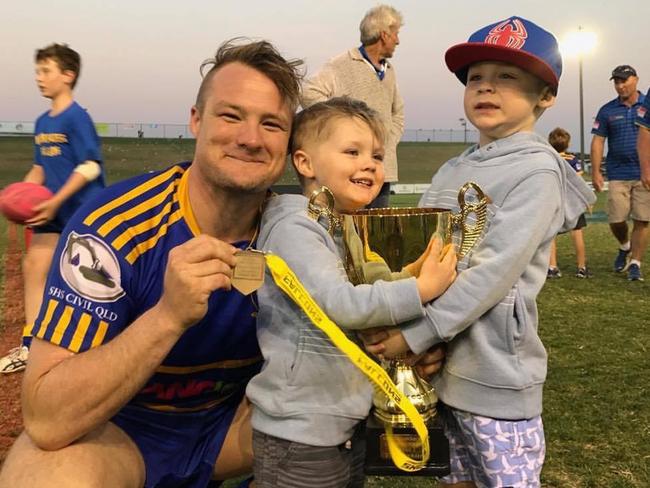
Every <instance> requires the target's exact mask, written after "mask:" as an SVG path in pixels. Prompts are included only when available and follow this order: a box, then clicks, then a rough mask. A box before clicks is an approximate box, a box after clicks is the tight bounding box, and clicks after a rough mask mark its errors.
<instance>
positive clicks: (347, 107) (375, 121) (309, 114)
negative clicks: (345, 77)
mask: <svg viewBox="0 0 650 488" xmlns="http://www.w3.org/2000/svg"><path fill="white" fill-rule="evenodd" d="M340 118H351V119H359V120H361V121H363V122H365V123H366V124H368V127H370V130H371V131H372V133H373V135H374V136H375V137H376V138H377V140H378V141H381V143H382V144H383V142H384V139H385V137H386V128H385V126H384V123H383V121H382V120H381V117H380V115H379V114H378V113H377V112H376V111H375V110H373V109H371V108H370V107H369V106H368V105H367V104H366V103H365V102H362V101H361V100H356V99H354V98H350V97H334V98H330V99H329V100H325V101H324V102H318V103H315V104H314V105H311V106H310V107H307V108H306V109H304V110H303V111H301V112H299V113H298V115H296V118H295V119H294V122H293V130H292V132H291V141H290V142H289V146H290V148H291V153H292V154H293V152H294V151H297V150H298V149H302V148H303V147H304V145H305V143H306V141H307V140H313V139H320V140H324V139H326V138H327V137H328V135H329V131H330V130H331V128H332V124H331V122H332V121H334V120H336V119H340Z"/></svg>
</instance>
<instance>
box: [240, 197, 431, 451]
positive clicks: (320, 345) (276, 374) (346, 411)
mask: <svg viewBox="0 0 650 488" xmlns="http://www.w3.org/2000/svg"><path fill="white" fill-rule="evenodd" d="M307 203H308V202H307V199H306V198H305V197H303V196H301V195H279V196H275V197H273V198H271V200H270V201H269V203H268V205H267V207H266V209H265V210H264V214H263V217H262V223H261V228H260V234H259V238H258V240H257V248H258V249H261V250H264V251H270V252H273V253H274V254H276V255H278V256H280V257H281V258H282V259H284V260H285V261H286V262H287V264H288V265H289V267H290V268H291V269H292V270H293V272H294V273H295V274H296V276H297V277H298V279H300V281H301V282H302V283H303V285H304V286H305V288H306V289H307V291H309V293H310V295H311V296H312V297H313V298H314V300H315V301H316V302H317V303H318V304H319V305H320V307H321V308H322V309H323V310H324V311H325V313H326V314H327V315H328V316H329V318H330V319H332V321H334V323H336V324H337V325H338V326H339V327H341V328H342V329H344V330H346V329H348V330H352V329H363V328H367V327H376V326H381V325H397V324H398V323H400V322H404V321H408V320H411V319H415V318H418V317H420V318H421V317H423V316H424V308H423V306H422V304H421V302H420V296H419V294H418V290H417V285H416V280H415V278H409V279H402V280H398V281H377V282H375V283H373V284H372V285H357V286H354V285H352V283H350V282H349V281H348V278H347V274H346V272H345V268H344V265H343V263H344V262H345V259H344V258H345V251H344V248H343V242H342V237H341V235H340V233H338V234H337V235H335V237H332V236H331V235H330V234H329V233H328V232H327V230H326V224H325V223H324V222H317V221H315V220H313V219H312V218H310V217H309V216H308V215H307ZM258 299H259V313H258V317H257V338H258V341H259V344H260V348H261V350H262V353H263V355H264V360H265V362H264V366H263V368H262V371H261V372H260V373H259V374H258V375H257V376H255V377H254V378H253V379H252V380H251V381H250V382H249V383H248V387H247V388H246V395H247V396H248V398H249V399H250V400H251V402H252V403H253V405H254V408H253V416H252V425H253V428H254V429H256V430H257V431H259V432H262V433H265V434H268V435H272V436H275V437H278V438H281V439H286V440H290V441H294V442H300V443H303V444H308V445H313V446H336V445H339V444H342V443H343V442H345V441H346V440H348V439H350V437H351V436H352V434H353V431H354V428H355V426H356V425H357V424H358V423H359V421H361V420H362V419H364V418H365V417H366V416H367V415H368V411H369V410H370V407H371V405H372V400H371V396H372V387H371V385H370V383H369V381H368V380H367V379H366V377H365V376H364V375H363V373H361V372H360V371H359V369H357V368H356V367H355V366H354V365H353V364H352V362H351V361H350V360H349V359H348V358H347V357H346V356H344V355H343V353H342V352H341V351H339V350H338V349H337V348H336V347H335V346H334V345H333V344H332V343H331V342H330V340H329V339H328V338H327V337H326V336H325V334H324V333H322V332H321V331H320V330H319V329H317V328H316V326H314V325H313V324H312V323H311V322H310V320H309V319H308V318H307V316H306V315H305V314H304V313H303V312H302V310H301V309H300V308H298V306H296V305H295V304H294V303H293V301H291V299H290V298H289V297H288V296H286V295H285V294H284V292H283V291H282V290H280V289H279V288H278V287H277V286H276V285H275V283H274V282H273V279H272V277H271V275H270V273H269V271H268V270H267V272H266V276H265V283H264V286H262V288H261V289H260V290H259V292H258Z"/></svg>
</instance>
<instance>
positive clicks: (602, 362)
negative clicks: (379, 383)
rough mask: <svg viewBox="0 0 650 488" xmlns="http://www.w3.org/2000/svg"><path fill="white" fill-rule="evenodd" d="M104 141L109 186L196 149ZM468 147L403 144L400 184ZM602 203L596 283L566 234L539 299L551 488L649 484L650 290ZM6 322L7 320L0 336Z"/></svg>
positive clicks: (25, 145)
mask: <svg viewBox="0 0 650 488" xmlns="http://www.w3.org/2000/svg"><path fill="white" fill-rule="evenodd" d="M103 143H104V145H103V149H104V155H105V163H106V170H107V174H108V179H109V181H110V182H114V181H117V180H119V179H121V178H124V177H127V176H130V175H133V174H137V173H140V172H142V171H147V170H152V169H157V168H163V167H165V166H167V165H168V164H171V163H173V162H175V161H179V160H183V159H189V158H191V155H192V151H193V141H191V140H182V141H179V140H168V141H162V140H148V139H139V140H138V139H135V140H133V139H105V140H104V141H103ZM31 144H32V140H31V139H30V138H0V187H1V186H4V185H6V184H7V183H10V182H12V181H17V180H19V179H21V178H22V176H23V175H24V174H25V172H26V171H27V170H28V169H29V165H30V164H31V154H32V145H31ZM462 148H463V145H462V144H461V145H459V144H433V143H407V144H400V146H399V148H398V154H399V160H400V175H401V177H400V180H401V182H403V183H426V182H428V181H429V180H430V178H431V175H432V174H433V172H434V171H435V170H436V169H437V168H438V167H439V166H440V164H442V163H443V162H444V161H445V160H447V159H449V157H451V156H453V155H455V154H457V153H459V152H460V151H461V150H462ZM294 182H295V179H294V178H293V175H292V173H290V172H288V173H287V174H286V175H285V178H283V183H294ZM417 200H418V196H417V195H393V196H392V197H391V204H393V205H403V206H413V205H416V204H417ZM604 202H605V199H604V196H603V195H601V196H600V197H599V200H598V203H597V204H596V206H595V208H594V217H593V218H590V219H589V221H590V223H589V225H588V226H587V228H586V229H585V242H586V246H587V256H588V261H589V266H590V267H591V269H592V270H593V272H594V277H593V278H592V279H589V280H579V279H576V278H574V277H573V269H574V266H575V265H574V254H573V249H572V245H571V241H570V238H569V236H568V235H562V236H559V237H558V261H559V265H560V267H561V268H562V270H563V272H564V277H563V278H561V279H559V280H553V281H549V282H548V283H547V284H546V285H545V286H544V288H543V290H542V292H541V294H540V296H539V300H538V303H539V310H540V334H541V337H542V339H543V341H544V343H545V345H546V347H547V349H548V354H549V373H548V380H547V383H546V388H545V395H544V424H545V429H546V437H547V444H548V447H547V456H546V464H545V466H544V471H543V473H542V479H543V485H544V486H546V487H554V488H555V487H557V488H600V487H602V488H646V487H648V486H650V448H649V447H648V446H650V402H649V401H648V398H650V391H649V389H650V387H649V385H650V381H648V375H649V373H650V326H649V325H648V324H649V323H650V320H649V318H648V310H649V309H648V291H649V285H648V282H644V283H640V282H634V283H630V282H628V281H627V280H626V279H625V276H624V275H616V274H614V273H613V272H611V265H612V261H613V258H614V254H615V250H616V242H615V240H614V238H613V237H612V236H611V235H610V233H609V229H608V226H607V224H606V223H604V221H603V215H604ZM6 235H7V232H6V222H5V221H4V219H0V255H4V249H5V247H6ZM0 272H1V270H0ZM646 272H648V273H650V271H647V270H646ZM649 279H650V276H649ZM1 324H2V322H1V320H0V328H1V327H2V325H1ZM226 486H228V487H233V486H236V484H235V483H233V482H229V483H228V484H227V485H226ZM367 486H369V487H382V488H384V487H385V488H388V487H391V488H392V487H410V488H419V487H425V486H426V487H431V486H432V484H431V482H430V481H429V480H426V479H423V478H419V477H414V478H381V477H375V478H370V479H369V480H368V483H367Z"/></svg>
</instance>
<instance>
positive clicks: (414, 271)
mask: <svg viewBox="0 0 650 488" xmlns="http://www.w3.org/2000/svg"><path fill="white" fill-rule="evenodd" d="M436 241H440V237H439V236H437V235H433V236H432V237H431V239H430V240H429V244H428V245H427V248H426V249H425V250H424V252H423V253H422V254H421V255H420V257H419V258H417V260H416V261H413V262H412V263H409V264H407V265H406V266H404V270H405V271H407V272H408V273H409V274H410V275H411V276H415V277H416V278H417V277H418V276H420V270H421V269H422V264H423V263H424V261H425V260H426V259H427V257H428V256H429V254H431V249H432V248H433V245H434V242H436Z"/></svg>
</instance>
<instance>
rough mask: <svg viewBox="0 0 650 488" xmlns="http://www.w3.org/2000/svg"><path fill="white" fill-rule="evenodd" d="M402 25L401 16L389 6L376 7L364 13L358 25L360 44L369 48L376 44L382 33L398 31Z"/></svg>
mask: <svg viewBox="0 0 650 488" xmlns="http://www.w3.org/2000/svg"><path fill="white" fill-rule="evenodd" d="M403 24H404V22H403V20H402V14H401V13H400V12H399V11H397V10H396V9H395V8H394V7H391V6H390V5H378V6H376V7H373V8H371V9H370V10H368V12H366V15H365V16H364V17H363V19H362V20H361V24H359V31H360V33H361V44H363V45H364V46H369V45H370V44H374V43H375V42H377V41H378V40H379V38H380V36H381V33H382V32H388V31H392V32H395V31H397V30H399V28H400V27H402V25H403Z"/></svg>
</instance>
